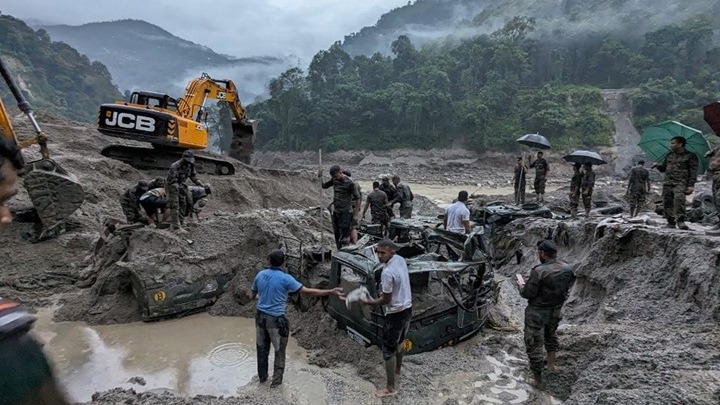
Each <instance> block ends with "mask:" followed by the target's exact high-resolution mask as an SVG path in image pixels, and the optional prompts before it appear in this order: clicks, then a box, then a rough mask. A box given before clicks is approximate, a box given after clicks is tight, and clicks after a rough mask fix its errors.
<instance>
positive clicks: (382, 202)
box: [360, 181, 390, 236]
mask: <svg viewBox="0 0 720 405" xmlns="http://www.w3.org/2000/svg"><path fill="white" fill-rule="evenodd" d="M388 204H389V202H388V197H387V194H385V192H383V191H382V190H380V182H378V181H373V191H372V193H370V194H368V196H367V199H366V200H365V207H364V208H363V211H362V214H360V218H365V214H366V213H367V210H368V207H369V208H370V218H371V221H372V223H373V224H380V225H381V226H382V234H383V236H384V235H385V233H386V231H387V228H388V225H389V224H390V217H388V213H387V205H388Z"/></svg>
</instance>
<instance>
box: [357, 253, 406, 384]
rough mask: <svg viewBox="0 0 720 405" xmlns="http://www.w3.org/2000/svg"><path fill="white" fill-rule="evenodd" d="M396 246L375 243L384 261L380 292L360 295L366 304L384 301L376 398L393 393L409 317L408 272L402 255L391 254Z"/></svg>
mask: <svg viewBox="0 0 720 405" xmlns="http://www.w3.org/2000/svg"><path fill="white" fill-rule="evenodd" d="M396 251H397V247H396V246H395V244H394V243H393V242H392V241H391V240H389V239H383V240H381V241H380V242H378V244H377V256H378V259H379V260H380V263H384V264H385V268H384V269H383V270H382V274H381V276H380V284H381V286H382V289H381V291H382V293H381V294H380V297H378V298H375V299H362V300H361V302H363V303H364V304H369V305H385V322H384V324H383V334H382V347H381V349H382V355H383V360H385V375H386V383H387V384H386V387H385V388H384V389H381V390H379V391H378V392H377V393H376V394H375V395H376V396H377V397H379V398H382V397H388V396H393V395H395V394H396V393H397V391H396V390H395V376H396V375H398V374H400V369H401V367H402V359H403V351H404V350H403V347H402V343H403V342H404V341H405V336H406V335H407V332H408V329H409V328H410V318H412V293H411V290H410V274H409V273H408V268H407V263H406V262H405V259H404V258H403V257H402V256H400V255H398V254H395V252H396Z"/></svg>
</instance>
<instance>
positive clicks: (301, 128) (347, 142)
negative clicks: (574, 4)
mask: <svg viewBox="0 0 720 405" xmlns="http://www.w3.org/2000/svg"><path fill="white" fill-rule="evenodd" d="M578 4H579V3H578ZM535 26H536V21H535V20H534V19H533V18H528V17H515V18H513V19H511V20H510V21H508V22H507V23H506V24H505V26H504V27H502V28H501V29H499V30H498V31H496V32H494V33H493V34H491V35H481V36H477V37H474V38H469V39H464V40H461V39H453V38H448V39H446V40H444V41H439V42H437V43H435V44H432V45H428V46H425V47H424V48H422V49H417V48H416V47H415V46H414V45H413V43H412V42H411V41H410V39H409V38H408V37H407V36H400V37H398V38H397V39H396V40H395V41H393V42H392V45H391V51H392V56H384V55H381V54H379V53H376V54H374V55H372V56H369V57H368V56H364V55H360V56H355V57H351V56H350V55H349V54H348V53H346V52H345V51H344V50H343V47H342V46H341V44H340V43H335V44H333V45H332V46H331V47H330V48H329V49H328V50H325V51H321V52H319V53H318V54H317V55H315V57H314V58H313V61H312V63H311V64H310V67H309V69H308V72H307V75H305V74H304V72H302V71H301V70H300V69H297V68H294V69H290V70H288V71H287V72H285V73H283V74H282V75H281V76H280V77H278V78H276V79H275V80H273V81H272V82H271V84H270V98H269V99H268V100H265V101H263V102H261V103H256V104H253V105H251V106H250V107H249V110H250V114H251V116H252V117H253V118H257V119H259V120H260V124H259V131H258V140H259V144H260V145H261V146H262V145H265V147H267V148H273V149H315V148H319V147H322V148H325V149H330V150H334V149H339V148H344V149H355V148H367V149H390V148H399V147H416V148H430V147H436V146H447V145H448V144H450V143H451V142H452V141H453V140H455V139H463V140H464V141H465V143H466V145H467V146H468V147H470V148H472V149H475V150H479V151H483V150H503V149H506V150H510V149H514V148H515V147H516V146H517V145H516V143H515V139H516V138H517V137H518V136H520V135H523V134H525V133H528V132H540V133H542V134H543V135H545V136H547V137H548V138H549V139H551V141H552V142H553V144H555V145H558V146H559V147H560V148H571V147H588V148H589V147H592V146H595V145H601V144H607V143H609V142H610V140H611V139H612V134H613V125H612V123H611V121H610V119H609V118H608V117H607V115H606V114H605V113H604V105H603V100H602V96H601V93H600V90H599V88H630V89H634V90H633V91H632V94H631V98H630V99H631V103H632V105H633V108H634V117H635V120H636V125H637V126H638V127H643V126H646V125H649V124H652V123H656V122H658V121H662V120H667V119H677V120H681V121H683V122H684V123H686V124H688V125H692V126H696V127H698V128H702V129H703V130H705V129H706V127H705V124H704V122H703V121H702V117H701V112H700V108H699V107H700V106H702V105H703V104H705V103H707V102H709V101H713V100H714V99H717V97H718V94H720V79H717V69H718V66H720V48H718V47H717V46H714V45H713V35H714V32H713V26H712V22H711V21H710V20H708V19H705V18H698V19H693V20H690V21H687V22H686V23H684V24H681V25H674V26H667V27H659V28H658V29H657V30H655V31H652V32H648V33H647V34H645V35H644V37H643V38H641V39H637V38H635V39H633V38H624V37H618V36H615V35H611V34H600V33H585V34H578V33H570V32H564V31H563V28H562V27H558V29H557V31H556V32H555V33H554V34H555V35H554V36H553V37H544V36H542V35H538V36H533V35H534V29H535Z"/></svg>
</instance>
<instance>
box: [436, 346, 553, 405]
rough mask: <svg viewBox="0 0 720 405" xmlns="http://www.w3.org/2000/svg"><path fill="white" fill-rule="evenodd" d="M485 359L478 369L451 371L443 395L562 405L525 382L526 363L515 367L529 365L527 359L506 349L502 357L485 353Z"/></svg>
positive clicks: (492, 401) (486, 401)
mask: <svg viewBox="0 0 720 405" xmlns="http://www.w3.org/2000/svg"><path fill="white" fill-rule="evenodd" d="M484 360H485V362H482V361H479V362H478V366H479V370H478V371H477V372H474V373H468V372H458V373H451V374H448V375H447V376H446V377H445V378H444V380H443V385H442V387H443V388H444V391H445V394H444V395H443V397H448V396H449V397H453V398H457V401H458V403H459V404H524V403H528V402H530V403H533V404H544V405H560V404H562V401H560V400H559V399H557V398H555V397H553V396H550V395H548V394H545V393H543V392H542V391H539V390H536V389H535V388H533V387H532V386H531V385H530V384H528V383H527V382H526V381H525V377H524V375H523V374H524V373H523V371H524V370H525V366H523V367H515V366H513V364H521V365H523V364H525V365H526V364H527V361H524V360H522V359H518V358H517V357H513V356H510V355H509V354H507V353H504V352H503V358H502V359H497V358H496V357H493V356H485V359H484ZM448 394H449V395H448Z"/></svg>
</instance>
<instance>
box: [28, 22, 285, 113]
mask: <svg viewBox="0 0 720 405" xmlns="http://www.w3.org/2000/svg"><path fill="white" fill-rule="evenodd" d="M39 28H42V29H44V30H46V31H47V32H48V33H49V34H50V37H51V38H52V39H53V40H56V41H63V42H65V43H68V44H70V45H72V46H73V47H74V48H75V49H77V50H79V51H80V52H82V53H83V54H85V55H87V56H88V57H89V58H90V59H91V60H98V61H101V62H102V63H103V64H104V65H105V66H107V67H108V70H109V71H110V72H111V73H112V76H113V80H114V82H115V83H116V84H117V85H118V87H119V88H120V90H121V91H123V92H124V91H126V90H152V91H159V92H163V93H167V94H171V95H173V96H176V97H179V96H181V95H182V94H183V93H182V92H183V91H184V89H185V86H186V85H187V82H188V81H189V80H190V79H191V78H195V77H199V76H200V75H201V74H202V73H203V72H207V73H209V74H211V75H212V76H213V77H217V78H220V79H227V78H231V79H232V80H234V81H235V82H236V84H237V85H238V87H239V89H240V93H241V95H242V97H243V100H244V101H245V100H248V101H249V100H253V99H254V98H255V97H257V96H259V95H261V94H263V93H264V90H265V86H264V85H265V84H266V83H267V82H268V81H269V80H270V79H271V78H272V77H274V76H276V75H277V74H278V73H280V72H282V71H283V70H284V69H285V68H286V67H287V66H288V64H287V61H285V60H282V59H280V58H277V57H271V56H257V57H243V58H235V57H231V56H227V55H221V54H218V53H216V52H215V51H213V50H212V49H210V48H209V47H207V46H205V45H201V44H196V43H193V42H190V41H187V40H185V39H182V38H180V37H178V36H175V35H173V34H171V33H169V32H167V31H166V30H164V29H162V28H160V27H158V26H157V25H154V24H150V23H148V22H146V21H141V20H118V21H105V22H94V23H89V24H83V25H78V26H70V25H46V26H41V27H39Z"/></svg>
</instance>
